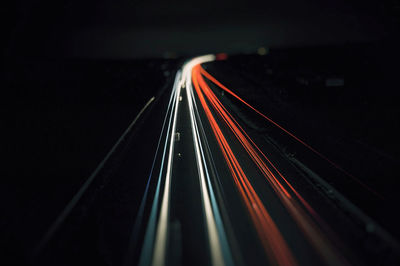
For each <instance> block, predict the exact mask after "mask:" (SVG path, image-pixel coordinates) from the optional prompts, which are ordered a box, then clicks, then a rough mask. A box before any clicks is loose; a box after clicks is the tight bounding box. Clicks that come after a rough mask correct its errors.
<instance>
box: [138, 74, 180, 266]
mask: <svg viewBox="0 0 400 266" xmlns="http://www.w3.org/2000/svg"><path fill="white" fill-rule="evenodd" d="M180 78H181V72H180V71H179V72H178V73H177V74H176V77H175V82H174V86H173V89H172V93H171V99H172V103H173V106H172V107H171V108H172V109H173V110H174V109H175V105H176V99H177V93H176V91H177V88H178V87H179V81H180ZM172 117H173V113H172V111H171V114H170V115H169V122H168V128H167V136H166V140H168V139H169V136H171V137H173V136H174V135H173V134H172V133H171V130H170V129H171V125H172ZM167 146H168V141H166V142H165V143H164V149H163V155H162V159H161V168H160V169H161V170H160V173H159V176H158V180H157V187H156V192H155V196H154V200H153V204H152V208H151V212H150V218H149V222H148V225H147V229H146V233H145V238H144V243H143V248H142V253H141V256H140V261H139V265H141V266H145V265H146V266H147V265H150V263H151V261H152V253H153V245H154V238H155V233H156V222H157V213H158V205H159V197H160V190H161V180H162V175H163V169H164V162H165V157H166V152H167Z"/></svg>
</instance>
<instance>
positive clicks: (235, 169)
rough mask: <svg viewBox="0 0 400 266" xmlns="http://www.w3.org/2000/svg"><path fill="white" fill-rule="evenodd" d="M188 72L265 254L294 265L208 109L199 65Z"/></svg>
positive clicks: (281, 263)
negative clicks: (190, 74)
mask: <svg viewBox="0 0 400 266" xmlns="http://www.w3.org/2000/svg"><path fill="white" fill-rule="evenodd" d="M192 75H193V76H192V81H193V85H194V88H195V90H196V93H197V96H198V98H199V100H200V103H201V105H202V107H203V110H204V111H205V113H206V116H207V118H208V121H209V122H210V125H211V128H212V130H213V132H214V135H215V137H216V139H217V142H218V144H219V146H220V148H221V151H222V153H223V156H224V158H225V161H226V162H227V165H228V167H229V170H230V172H231V174H232V176H233V178H234V181H235V184H236V186H237V188H238V190H239V192H240V194H241V196H242V199H243V201H244V203H245V205H246V207H247V209H248V211H249V213H250V216H251V218H252V220H253V223H254V225H255V227H256V230H257V232H258V234H259V237H260V239H261V242H262V244H263V247H264V249H265V251H266V253H267V254H268V256H269V258H270V260H271V262H272V263H273V264H277V265H296V264H297V263H296V261H295V259H294V257H293V255H292V253H291V251H290V250H289V247H288V246H287V243H286V242H285V240H284V238H283V236H282V235H281V233H280V232H279V229H278V228H277V226H276V224H275V223H274V221H273V220H272V218H271V216H270V215H269V213H268V212H267V210H266V208H265V206H264V204H263V203H262V202H261V199H260V198H259V197H258V195H257V193H256V192H255V190H254V188H253V186H252V185H251V183H250V181H249V180H248V178H247V176H246V174H245V173H244V171H243V169H242V167H241V166H240V164H239V162H238V161H237V159H236V156H235V155H234V153H233V151H232V149H231V147H230V146H229V144H228V142H227V140H226V138H225V137H224V135H223V133H222V130H221V129H220V127H219V125H218V123H217V122H216V120H215V118H214V116H213V114H212V112H211V110H210V108H209V107H208V105H207V102H206V99H205V97H204V94H203V92H204V91H203V90H202V87H203V86H204V84H205V82H202V80H203V79H202V76H201V74H200V68H199V66H196V67H194V68H193V70H192ZM203 81H204V80H203Z"/></svg>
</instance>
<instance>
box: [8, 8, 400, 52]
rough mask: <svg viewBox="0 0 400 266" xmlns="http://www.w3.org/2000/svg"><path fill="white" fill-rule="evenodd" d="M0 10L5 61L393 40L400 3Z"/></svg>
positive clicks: (229, 50) (235, 50) (248, 49)
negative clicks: (38, 57)
mask: <svg viewBox="0 0 400 266" xmlns="http://www.w3.org/2000/svg"><path fill="white" fill-rule="evenodd" d="M6 5H11V7H10V8H7V6H6V8H4V9H3V8H2V10H3V13H4V14H3V15H4V16H3V17H4V18H6V19H5V20H6V21H5V23H4V25H5V28H6V33H5V35H6V36H9V38H6V39H8V42H5V43H4V44H5V45H6V49H5V54H6V55H7V56H11V55H12V56H22V55H30V56H44V55H46V56H50V57H55V58H60V57H61V56H80V57H82V56H84V57H96V58H137V57H160V56H163V55H174V54H177V55H188V54H200V53H209V52H219V51H223V52H228V53H243V52H252V51H254V49H256V48H258V47H259V46H268V47H293V46H301V45H322V44H335V43H336V44H343V43H348V42H350V43H351V42H360V41H371V40H382V39H386V40H388V39H390V38H391V37H393V36H395V35H397V31H396V29H397V25H398V22H399V1H398V0H384V1H361V0H350V1H344V0H335V1H332V0H330V1H324V2H321V1H316V0H308V1H293V0H284V1H254V0H251V1H210V0H204V1H182V0H173V1H153V0H152V1H128V0H121V1H111V0H100V1H93V0H90V1H76V0H71V1H67V0H62V1H48V0H42V1H25V0H18V1H13V2H12V3H8V4H6Z"/></svg>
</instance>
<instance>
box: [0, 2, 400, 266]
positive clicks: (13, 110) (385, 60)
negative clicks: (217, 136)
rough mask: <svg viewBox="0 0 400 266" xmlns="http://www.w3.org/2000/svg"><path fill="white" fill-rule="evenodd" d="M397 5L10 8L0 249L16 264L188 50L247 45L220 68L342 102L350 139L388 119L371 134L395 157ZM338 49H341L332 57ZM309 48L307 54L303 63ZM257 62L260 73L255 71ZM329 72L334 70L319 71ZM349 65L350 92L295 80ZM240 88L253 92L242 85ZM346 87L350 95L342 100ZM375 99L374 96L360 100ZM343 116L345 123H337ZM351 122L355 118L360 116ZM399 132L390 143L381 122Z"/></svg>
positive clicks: (298, 96)
mask: <svg viewBox="0 0 400 266" xmlns="http://www.w3.org/2000/svg"><path fill="white" fill-rule="evenodd" d="M399 10H400V3H399V1H398V0H390V1H389V0H385V1H370V2H366V1H360V0H350V1H342V0H341V1H316V0H312V1H301V2H300V1H294V0H285V1H211V0H205V1H126V0H123V1H111V0H108V1H107V0H100V1H94V0H89V1H77V0H73V1H67V0H61V1H49V0H42V1H27V0H17V1H11V2H8V3H6V4H4V6H2V8H1V13H2V19H3V23H2V24H3V27H4V30H3V32H2V35H3V36H4V37H5V38H4V39H3V41H2V43H1V49H2V57H3V58H2V59H3V60H2V72H1V81H0V82H1V88H2V93H3V96H2V100H3V101H2V102H3V108H4V109H5V112H4V113H3V115H4V116H5V118H4V120H3V126H4V128H5V129H6V130H5V132H6V133H7V132H10V134H9V135H7V137H5V138H4V139H3V142H4V145H3V149H2V150H3V152H4V153H5V154H6V156H7V158H11V162H10V163H9V162H8V160H6V163H4V167H3V171H4V174H3V175H2V177H1V186H0V187H1V191H0V202H1V204H0V207H1V214H2V217H3V218H2V219H1V224H0V230H1V235H2V237H1V242H2V243H1V246H3V247H5V248H3V249H1V252H2V254H1V255H2V257H4V258H10V261H14V262H19V261H23V260H24V258H25V257H26V256H29V254H30V252H31V251H32V248H33V247H34V246H35V244H36V243H37V242H38V240H39V239H40V237H41V236H42V235H43V233H44V232H45V230H46V229H47V228H48V226H49V225H50V224H51V222H52V221H53V220H54V219H55V217H56V216H57V215H58V214H59V212H60V210H61V209H62V208H63V207H64V206H65V204H66V203H67V202H68V201H69V200H70V199H71V197H72V195H73V194H74V193H75V192H76V191H77V189H78V188H79V187H80V186H81V184H82V183H83V182H84V181H85V180H86V178H87V177H88V175H89V174H90V173H91V171H93V169H94V168H95V167H96V166H97V164H98V163H99V162H100V160H101V159H102V158H104V156H105V155H106V153H107V152H108V151H109V150H110V148H111V147H112V145H113V144H114V143H115V141H116V140H117V139H118V137H119V136H120V135H121V134H122V132H123V131H124V130H125V129H126V127H127V126H128V125H129V123H130V122H131V121H132V120H133V118H134V117H135V116H136V114H137V113H138V111H139V110H140V108H141V107H142V106H143V105H144V104H145V103H146V102H147V100H148V99H149V98H150V97H152V96H153V95H155V94H156V92H157V91H159V90H161V89H162V88H163V86H164V85H165V84H168V82H169V83H170V82H171V79H172V78H173V76H174V74H175V71H176V69H177V68H178V66H180V64H181V63H182V59H183V58H185V57H186V56H195V55H198V54H202V53H215V52H227V53H229V54H239V57H237V58H236V61H233V63H232V64H231V65H230V63H228V64H227V65H225V66H224V67H225V68H227V69H228V70H229V69H230V68H234V69H236V70H235V71H239V72H240V73H242V74H243V73H244V74H246V75H247V76H249V75H250V78H248V79H250V80H251V79H253V80H258V82H260V83H261V84H262V85H264V86H266V87H268V86H269V85H268V84H264V81H263V80H262V79H260V77H261V78H262V77H263V76H264V75H265V74H266V73H269V72H268V71H269V70H268V69H271V68H272V69H273V75H272V76H273V80H274V82H275V83H274V86H275V87H279V88H295V89H296V90H292V91H291V90H286V93H287V94H288V96H287V97H286V98H285V97H283V99H284V100H285V101H283V100H282V101H281V102H289V103H291V104H292V105H291V106H292V107H291V108H303V109H304V112H305V113H307V112H309V113H313V112H315V110H321V108H319V109H318V106H316V105H318V104H320V105H321V106H322V107H324V106H325V107H324V108H325V109H326V110H328V111H327V112H328V113H330V111H329V110H330V109H329V107H327V106H335V107H338V108H337V109H340V108H341V107H342V106H343V105H346V106H347V107H348V108H347V111H350V112H352V114H353V115H352V116H347V115H346V113H344V112H342V113H340V114H339V115H338V116H335V115H334V114H332V117H331V121H333V122H332V124H334V125H339V127H340V128H342V129H348V128H350V129H349V130H348V131H347V132H348V136H353V135H357V134H358V135H357V136H358V138H361V137H360V136H359V135H360V134H361V135H362V134H364V135H365V132H364V131H363V129H364V128H368V125H369V124H368V123H369V122H368V119H367V118H368V117H369V115H370V114H375V115H373V118H372V121H374V122H376V121H378V122H379V123H381V124H380V128H379V123H378V124H377V123H375V124H374V126H373V128H374V129H375V131H374V130H371V132H369V133H368V134H370V135H369V137H368V136H367V137H365V138H364V139H368V138H370V139H371V141H372V142H373V144H375V146H378V147H379V149H380V150H384V151H385V154H389V155H390V156H391V157H392V158H394V160H395V162H396V160H398V159H399V153H398V141H394V140H395V139H396V138H397V135H398V134H397V132H398V122H397V124H396V121H398V117H399V112H398V110H399V109H398V107H397V104H396V103H397V101H396V99H398V96H399V94H398V92H397V90H398V88H399V86H398V84H399V82H398V80H397V75H398V73H397V72H398V71H397V70H398V62H399V61H398V58H399V52H398V47H399V46H398V45H399V41H398V36H397V35H398V29H399V21H400V20H399V15H400V11H399ZM259 47H268V48H269V49H270V52H271V54H274V51H279V52H277V53H275V55H277V56H274V57H272V58H268V59H267V60H266V63H265V64H264V61H260V60H257V59H255V60H254V56H253V57H247V54H254V53H256V51H257V48H259ZM322 47H330V48H329V49H325V48H322ZM338 47H339V48H338ZM343 47H345V48H343ZM304 49H305V50H304ZM330 49H331V50H330ZM330 51H335V53H332V54H333V55H334V56H332V55H330V56H327V54H329V53H330ZM354 51H357V53H354ZM305 52H306V53H305ZM366 55H367V56H366ZM240 56H242V57H240ZM350 57H351V59H348V58H350ZM309 58H312V62H310V63H308V64H307V63H304V64H302V63H301V62H306V61H308V59H309ZM271 60H272V61H271ZM347 60H348V61H347ZM254 62H255V63H254ZM332 62H334V63H333V64H332ZM348 62H350V63H351V64H350V65H349V64H348ZM324 66H329V67H325V68H324ZM344 66H346V68H345V71H341V69H343V67H344ZM350 66H353V67H354V69H353V68H351V67H350ZM249 69H250V70H249ZM252 69H257V70H258V71H259V73H254V75H253V73H251V72H252ZM323 69H325V70H326V71H331V72H332V73H333V74H332V73H331V74H332V75H331V74H320V72H321V71H322V72H324V70H323ZM216 71H218V68H216ZM222 71H224V70H222ZM246 71H247V72H246ZM353 71H354V76H352V77H350V76H351V75H352V72H353ZM228 72H229V71H228ZM230 73H232V72H230ZM374 73H377V75H376V76H374ZM236 74H237V73H236ZM344 74H345V75H346V82H347V81H348V80H350V81H351V82H352V84H353V85H352V86H348V85H347V83H346V88H345V89H350V90H352V92H351V93H349V94H347V93H346V92H343V91H340V92H338V93H336V97H330V94H329V93H332V92H331V91H329V90H324V91H323V92H321V90H320V87H319V85H318V84H317V85H315V86H314V87H313V88H312V89H309V88H308V87H304V86H303V85H301V84H299V83H298V82H297V81H298V78H299V77H300V78H303V79H306V80H307V79H309V80H310V82H312V80H313V77H315V76H318V75H319V76H321V75H322V76H324V75H328V76H329V75H331V76H335V75H336V76H343V75H344ZM252 75H253V76H252ZM232 76H233V75H232ZM223 77H224V76H223V75H221V78H223ZM225 77H226V76H225ZM228 77H229V75H228ZM348 77H350V78H348ZM365 78H368V79H367V80H365ZM371 79H372V81H373V82H370V80H371ZM255 82H256V83H257V81H255ZM277 84H278V85H277ZM371 84H372V85H371ZM232 85H235V84H232ZM350 85H351V83H350ZM364 88H366V89H364ZM240 89H241V90H245V91H246V88H245V87H244V86H242V87H241V88H240ZM283 91H285V89H283ZM258 93H260V92H258ZM376 94H378V97H376ZM264 96H265V95H264ZM342 96H343V97H347V96H351V97H350V98H349V97H347V101H348V102H347V103H346V104H344V103H343V102H342V100H341V99H342ZM279 97H280V96H279ZM279 97H278V98H279ZM302 99H306V100H305V101H302ZM366 101H367V102H370V103H371V104H369V105H363V103H364V102H366ZM299 102H300V103H299ZM321 103H327V104H326V105H324V104H321ZM353 103H354V104H353ZM302 104H303V107H302ZM293 106H295V107H293ZM304 106H306V107H304ZM310 106H314V107H315V109H314V110H312V108H311V107H310ZM358 107H362V108H364V109H362V108H361V109H360V108H358ZM277 108H280V107H277ZM310 109H311V110H310ZM288 110H290V111H292V109H290V108H289V109H286V110H285V112H287V113H289V111H288ZM359 110H366V111H361V112H360V111H359ZM283 113H284V112H283ZM357 114H358V116H357ZM381 115H382V116H381ZM342 117H348V118H349V120H348V121H344V122H343V120H341V124H340V123H336V124H335V121H337V120H338V119H339V118H342ZM359 117H362V119H359ZM376 117H385V121H381V120H379V119H378V118H376ZM351 119H354V120H356V119H358V120H359V121H360V123H359V124H358V125H359V126H354V124H352V123H351V122H350V120H351ZM289 121H290V120H289ZM315 121H319V120H315ZM315 123H319V122H315ZM289 124H290V122H289ZM292 124H293V123H292ZM377 125H378V126H377ZM392 125H394V127H392ZM393 128H395V129H396V130H392V131H391V132H390V133H389V134H388V135H385V136H383V138H387V140H386V139H385V140H386V141H382V135H380V134H381V133H382V130H381V131H379V130H380V129H383V130H386V131H388V132H389V130H391V129H393ZM9 129H11V130H9ZM342 131H343V130H342ZM359 132H361V133H359ZM377 132H379V133H377ZM368 134H367V135H368ZM364 135H363V136H364ZM369 144H371V143H369ZM397 176H398V175H390V172H389V173H386V174H385V179H384V180H382V182H381V183H380V186H381V187H382V186H383V187H384V188H383V189H382V191H390V192H391V193H395V192H394V190H391V189H390V188H391V186H393V184H396V183H395V182H394V180H395V179H397ZM375 181H376V180H375ZM138 193H142V192H141V191H138ZM392 196H393V195H392ZM392 196H391V198H395V197H392ZM394 201H395V199H394ZM373 208H374V210H376V209H379V206H373ZM389 211H390V210H389ZM389 211H386V210H385V212H386V213H387V212H389ZM378 214H379V213H378ZM391 215H394V214H391ZM385 217H389V218H390V215H389V216H385ZM389 218H387V220H390V219H389ZM385 219H386V218H385ZM394 227H396V226H395V225H392V228H394ZM16 258H18V259H16Z"/></svg>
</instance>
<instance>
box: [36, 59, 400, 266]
mask: <svg viewBox="0 0 400 266" xmlns="http://www.w3.org/2000/svg"><path fill="white" fill-rule="evenodd" d="M224 58H225V56H224V55H205V56H200V57H196V58H193V59H190V60H187V61H186V62H185V63H184V64H183V66H182V68H181V69H179V70H178V71H177V73H176V75H175V78H174V81H173V85H172V86H171V87H172V88H171V89H167V90H166V91H165V92H164V93H162V94H160V95H159V96H157V97H156V100H154V98H152V100H151V101H153V100H154V102H153V103H152V105H156V106H153V107H150V108H149V110H146V114H145V115H144V116H145V117H144V118H143V119H142V120H143V121H142V122H141V125H140V128H139V129H138V132H136V133H135V134H136V135H134V137H133V140H132V143H136V144H132V143H131V142H126V143H121V145H122V146H124V145H125V146H126V147H125V148H126V149H127V150H128V152H125V153H121V154H123V155H121V156H120V157H118V158H115V159H114V161H119V162H120V163H119V164H116V163H113V164H109V165H107V164H106V163H103V164H105V166H104V168H105V169H109V172H111V174H109V175H111V176H120V177H123V179H121V180H124V181H123V182H122V181H121V183H119V185H118V186H116V185H115V186H114V188H113V189H112V192H108V193H110V194H113V195H114V194H119V193H121V195H125V194H126V195H128V196H127V197H132V198H129V199H128V200H126V201H124V204H123V205H120V204H119V203H118V202H115V200H114V198H110V197H109V198H107V197H104V196H103V198H102V199H101V200H96V201H95V203H88V202H91V200H90V199H84V200H80V199H75V202H76V204H77V206H78V207H76V208H78V209H80V210H82V208H84V206H90V208H91V209H94V210H95V211H92V212H93V213H95V214H92V216H93V217H97V218H96V219H95V220H91V219H89V218H81V219H77V220H76V219H75V220H74V219H72V220H74V221H73V222H72V224H75V225H74V226H70V227H69V229H68V225H65V226H63V225H60V224H61V223H65V224H68V223H69V224H71V219H70V220H68V218H67V217H66V216H68V215H70V214H71V216H74V215H76V212H75V214H74V212H73V211H72V210H69V213H68V214H65V213H64V214H62V217H63V218H62V219H61V220H60V219H59V220H57V221H56V224H57V225H56V227H57V228H52V229H50V231H51V233H50V234H47V235H46V236H45V239H44V243H43V244H41V245H43V246H44V247H45V246H49V245H50V244H49V243H52V242H51V241H55V242H53V243H58V244H54V245H50V246H52V247H50V248H47V251H46V252H47V253H46V252H42V251H40V252H41V253H42V254H40V255H39V256H38V257H39V258H38V259H37V261H36V263H37V264H41V263H43V264H46V265H47V264H51V263H54V261H58V262H59V260H63V259H62V258H63V257H62V256H67V255H65V254H67V253H68V254H69V256H70V255H71V253H70V252H68V251H65V250H68V248H65V249H64V248H62V247H63V243H65V242H69V243H70V244H68V245H69V247H70V246H74V245H77V246H79V247H80V248H78V249H80V250H82V249H84V247H85V245H89V244H88V243H92V242H90V241H93V242H95V240H89V242H88V241H86V242H82V243H80V244H79V243H77V242H79V239H80V237H82V235H85V234H87V235H86V236H85V238H87V239H90V238H91V237H92V236H93V235H95V234H96V232H97V231H96V230H94V232H92V233H90V234H89V233H87V232H88V231H90V230H82V229H76V228H77V227H80V228H90V227H91V226H92V223H96V222H97V223H98V221H99V220H101V221H102V222H101V223H102V225H101V226H100V227H101V229H99V231H101V232H103V233H102V236H101V237H99V238H100V239H101V241H100V242H101V243H103V244H101V245H100V246H101V247H100V248H96V249H99V250H103V251H104V250H107V252H105V253H107V254H108V255H107V256H105V255H104V254H103V255H101V256H100V257H104V260H105V261H107V262H106V263H105V264H109V265H141V266H145V265H155V266H164V265H215V266H217V265H218V266H219V265H377V264H383V265H395V264H396V263H397V262H399V257H398V254H399V253H398V252H399V246H398V243H397V241H396V240H395V239H393V238H392V237H391V236H390V234H388V233H387V232H386V231H385V230H384V229H382V228H381V227H380V226H379V225H378V224H376V223H375V222H374V221H373V220H372V219H371V218H369V217H368V216H367V215H365V214H364V213H363V212H362V211H361V210H359V209H358V208H357V207H356V206H355V205H354V204H352V203H351V202H350V201H349V200H347V199H346V198H345V197H344V196H343V195H341V194H340V193H339V192H338V191H336V190H335V189H334V188H333V187H331V186H330V185H329V184H328V183H327V182H324V180H323V177H320V176H318V175H317V174H316V173H314V172H313V171H312V169H309V168H308V167H307V166H306V165H304V164H303V163H302V162H301V160H299V159H298V158H291V157H290V156H287V154H285V153H284V152H283V151H282V150H280V148H279V147H278V146H277V145H275V144H274V142H273V141H272V140H270V139H268V138H266V137H265V136H264V135H262V134H260V133H259V132H256V131H254V130H252V129H251V128H250V127H249V126H248V124H247V123H246V121H244V120H243V117H241V116H240V115H239V114H238V113H237V112H236V111H235V110H236V109H235V108H233V107H234V106H233V105H241V106H242V107H244V108H248V110H249V112H254V113H255V114H256V115H257V116H259V117H260V119H261V120H263V121H265V123H270V124H272V126H273V127H275V128H277V130H280V131H281V132H282V134H283V135H287V136H288V137H290V138H293V139H294V140H295V141H297V142H299V143H300V144H301V145H303V146H304V147H305V149H308V150H310V151H311V152H312V153H314V154H316V156H319V157H320V158H321V160H325V161H327V162H328V163H330V164H332V165H333V167H335V168H337V170H338V171H345V170H344V169H341V168H340V166H338V165H337V164H336V163H335V162H333V161H331V160H330V159H329V158H327V157H326V156H325V155H323V154H321V153H320V152H319V151H318V150H316V149H315V148H313V147H312V146H310V145H309V144H307V143H306V142H304V141H303V140H302V139H300V138H299V137H297V136H296V135H295V134H294V133H293V132H290V131H288V130H287V129H285V128H283V127H282V126H281V125H280V124H279V123H278V121H274V120H272V119H271V118H269V117H268V116H267V115H265V114H263V113H261V112H260V111H258V109H257V108H256V107H253V106H251V105H250V104H249V103H247V102H246V99H245V98H244V97H243V98H241V97H240V96H239V95H237V94H235V91H234V88H227V87H226V86H225V85H224V84H223V82H222V81H220V80H217V79H216V78H215V77H214V76H213V73H209V72H207V71H206V70H205V68H204V67H203V65H204V64H205V63H210V62H213V61H215V60H223V59H224ZM228 95H229V97H228ZM150 128H151V129H152V130H150ZM149 131H151V133H150V132H149ZM144 143H151V145H150V146H147V145H146V144H144ZM135 145H136V146H135ZM135 147H142V148H141V149H145V148H143V147H148V148H147V149H146V150H147V153H146V154H139V155H138V154H137V153H138V151H137V150H138V149H136V148H135ZM150 147H151V148H150ZM129 154H135V158H136V159H135V160H133V159H132V158H133V157H132V155H129ZM111 157H112V156H111ZM110 165H111V166H110ZM139 168H140V170H139ZM105 169H99V171H98V172H101V171H103V172H105V171H106V170H105ZM110 169H111V170H112V169H115V170H112V171H111V170H110ZM100 170H101V171H100ZM96 173H97V172H96ZM95 175H96V174H95ZM95 175H94V176H93V177H92V179H93V178H95ZM133 179H135V181H132V180H133ZM124 182H126V183H124ZM128 183H129V184H130V185H126V184H128ZM361 185H363V186H364V184H361ZM93 186H96V185H93ZM129 187H135V190H134V192H133V191H132V192H131V194H132V195H130V194H129V193H130V192H129ZM93 191H95V189H93ZM93 191H92V192H90V191H89V192H87V193H89V194H90V193H92V194H93V193H95V192H93ZM110 191H111V190H110ZM122 191H123V192H122ZM103 193H104V192H103ZM133 194H134V195H133ZM105 195H107V193H105ZM121 197H122V196H121ZM87 198H91V197H89V196H87ZM78 201H79V203H78ZM92 201H93V200H92ZM110 202H112V203H110ZM130 202H135V203H134V204H132V205H129V203H130ZM93 206H95V207H93ZM69 208H73V207H69ZM88 208H89V207H88ZM118 209H120V210H118ZM121 210H123V211H121ZM70 212H71V213H70ZM99 213H101V214H99ZM110 214H111V215H110ZM104 217H106V218H104ZM64 220H65V221H64ZM82 224H83V226H81V225H82ZM53 225H54V224H53ZM58 226H60V229H58ZM71 228H72V229H71ZM366 228H374V230H372V231H373V232H372V231H371V230H366ZM58 231H60V233H58ZM104 232H106V233H104ZM371 234H372V235H373V238H374V241H375V242H376V243H379V245H381V246H383V247H385V252H384V253H382V252H380V253H379V252H370V250H371V249H373V248H371V247H368V245H365V243H364V242H363V241H365V239H366V238H367V236H368V235H371ZM54 239H55V240H54ZM96 241H98V240H96ZM113 243H114V244H113ZM68 245H67V246H68ZM106 246H107V247H106ZM51 250H52V251H51ZM54 250H57V251H56V252H53V251H54ZM61 250H63V251H61ZM80 252H82V253H84V251H79V252H76V251H75V254H80ZM100 253H101V252H100ZM49 254H51V255H49ZM60 254H61V255H60ZM96 256H97V258H98V257H99V255H96V253H93V254H91V255H88V261H91V260H90V258H92V257H96ZM49 257H51V259H49ZM99 260H100V261H101V259H99ZM69 262H71V261H69ZM34 264H35V263H34ZM68 264H69V263H68V262H65V261H64V262H63V263H61V265H68Z"/></svg>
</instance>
